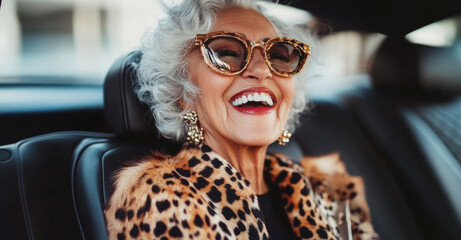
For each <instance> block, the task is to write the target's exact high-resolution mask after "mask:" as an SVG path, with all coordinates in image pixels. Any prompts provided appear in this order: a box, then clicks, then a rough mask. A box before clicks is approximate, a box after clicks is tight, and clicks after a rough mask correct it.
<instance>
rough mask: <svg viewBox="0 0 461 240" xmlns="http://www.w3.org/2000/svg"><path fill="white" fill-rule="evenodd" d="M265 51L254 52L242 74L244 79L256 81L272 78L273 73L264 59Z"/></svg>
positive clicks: (257, 50) (255, 50) (256, 50)
mask: <svg viewBox="0 0 461 240" xmlns="http://www.w3.org/2000/svg"><path fill="white" fill-rule="evenodd" d="M263 51H264V50H263V49H261V48H258V49H254V50H253V53H252V56H251V58H250V62H249V63H248V66H247V68H246V69H245V71H243V73H242V75H243V77H245V78H252V79H255V80H264V79H267V78H270V77H272V72H271V70H270V69H269V66H268V65H267V63H266V60H265V59H264V53H263Z"/></svg>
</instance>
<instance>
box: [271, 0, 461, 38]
mask: <svg viewBox="0 0 461 240" xmlns="http://www.w3.org/2000/svg"><path fill="white" fill-rule="evenodd" d="M280 3H282V4H286V5H289V6H292V7H296V8H300V9H304V10H306V11H308V12H310V13H312V14H313V15H314V16H316V17H317V18H318V19H319V22H320V23H323V24H326V25H328V26H330V27H331V28H332V30H333V31H342V30H358V31H364V32H380V33H383V34H386V35H389V36H404V35H406V34H407V33H409V32H411V31H413V30H416V29H418V28H420V27H423V26H425V25H427V24H429V23H432V22H436V21H438V20H441V19H444V18H447V17H450V16H453V15H456V14H459V13H461V1H460V0H418V1H416V0H349V1H344V0H282V1H280Z"/></svg>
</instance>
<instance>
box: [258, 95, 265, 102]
mask: <svg viewBox="0 0 461 240" xmlns="http://www.w3.org/2000/svg"><path fill="white" fill-rule="evenodd" d="M259 98H260V100H259V101H260V102H267V99H266V94H265V93H260V94H259Z"/></svg>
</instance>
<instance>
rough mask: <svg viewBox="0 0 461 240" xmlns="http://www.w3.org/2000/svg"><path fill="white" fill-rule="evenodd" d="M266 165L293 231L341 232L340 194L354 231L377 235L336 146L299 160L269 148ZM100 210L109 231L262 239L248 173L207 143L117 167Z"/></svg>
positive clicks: (326, 235) (310, 235)
mask: <svg viewBox="0 0 461 240" xmlns="http://www.w3.org/2000/svg"><path fill="white" fill-rule="evenodd" d="M265 173H266V174H269V176H270V180H271V183H268V184H273V186H277V187H278V188H279V189H280V193H281V199H282V201H283V203H284V205H285V212H286V214H287V216H288V219H289V221H290V223H291V226H292V229H293V232H294V233H295V235H296V236H297V237H299V238H300V239H341V237H340V234H339V230H338V229H339V228H338V218H339V217H338V216H339V214H338V205H339V203H341V202H343V201H345V200H346V199H348V200H349V201H350V208H351V218H350V219H351V221H352V232H353V237H354V239H378V236H377V234H376V233H375V232H374V230H373V227H372V225H371V222H370V217H369V210H368V207H367V204H366V201H365V195H364V190H363V189H364V186H363V181H362V179H361V178H359V177H351V176H349V175H347V173H346V170H345V167H344V164H343V163H342V162H341V161H340V160H339V156H338V155H337V154H332V155H328V156H325V157H323V158H304V159H303V160H302V161H301V165H298V164H295V163H293V162H291V161H290V160H289V159H288V158H287V157H286V156H284V155H281V154H269V155H267V157H266V160H265ZM105 215H106V221H107V227H108V231H109V238H110V239H173V238H179V239H269V234H268V232H267V229H266V226H265V224H264V216H263V214H262V212H261V211H260V208H259V204H258V198H257V196H256V194H255V193H254V191H253V190H252V189H251V188H250V183H249V181H248V180H246V179H245V178H244V177H243V176H242V175H241V174H240V173H238V172H237V170H236V169H235V168H233V167H232V166H231V165H230V164H229V163H228V162H227V161H226V160H224V159H223V158H222V157H220V156H219V155H218V154H216V153H214V152H213V151H212V150H211V148H209V147H208V146H206V145H202V146H193V145H188V146H185V147H184V148H183V150H182V151H181V152H180V153H179V154H178V155H176V156H175V157H166V156H161V155H155V156H151V157H149V158H146V159H144V161H142V162H140V163H137V164H136V165H133V166H131V167H127V168H125V169H123V170H122V171H120V172H119V173H118V175H117V176H116V182H115V191H114V193H113V195H112V196H111V198H110V201H109V202H108V204H107V206H106V210H105Z"/></svg>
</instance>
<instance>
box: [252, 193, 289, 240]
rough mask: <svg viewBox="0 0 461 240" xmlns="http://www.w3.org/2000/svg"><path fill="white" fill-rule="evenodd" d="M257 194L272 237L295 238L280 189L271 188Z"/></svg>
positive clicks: (275, 239) (275, 238)
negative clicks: (279, 192) (261, 193)
mask: <svg viewBox="0 0 461 240" xmlns="http://www.w3.org/2000/svg"><path fill="white" fill-rule="evenodd" d="M257 196H258V201H259V206H260V208H261V211H262V212H263V215H264V222H265V223H266V227H267V231H268V232H269V236H270V237H271V239H272V240H279V239H283V240H286V239H295V236H294V234H293V231H292V230H291V225H290V222H289V221H288V217H287V215H286V213H285V209H284V207H283V204H282V200H281V198H280V194H278V191H277V190H276V189H274V188H270V190H269V192H267V193H265V194H263V195H257Z"/></svg>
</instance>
